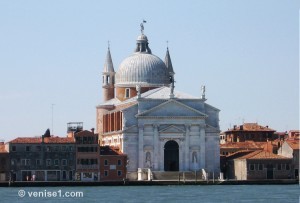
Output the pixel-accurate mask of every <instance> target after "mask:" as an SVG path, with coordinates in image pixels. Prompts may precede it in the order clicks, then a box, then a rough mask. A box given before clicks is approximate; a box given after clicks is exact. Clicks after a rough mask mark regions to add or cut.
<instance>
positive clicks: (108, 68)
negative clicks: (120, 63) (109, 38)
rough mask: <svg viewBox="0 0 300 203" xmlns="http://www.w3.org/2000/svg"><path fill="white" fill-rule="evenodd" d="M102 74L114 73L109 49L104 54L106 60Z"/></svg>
mask: <svg viewBox="0 0 300 203" xmlns="http://www.w3.org/2000/svg"><path fill="white" fill-rule="evenodd" d="M103 72H104V73H109V72H115V69H114V65H113V62H112V58H111V54H110V48H109V47H108V50H107V54H106V60H105V63H104V67H103Z"/></svg>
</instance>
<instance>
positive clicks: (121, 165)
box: [100, 146, 127, 181]
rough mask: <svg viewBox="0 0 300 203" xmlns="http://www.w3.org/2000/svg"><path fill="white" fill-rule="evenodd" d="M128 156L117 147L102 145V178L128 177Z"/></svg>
mask: <svg viewBox="0 0 300 203" xmlns="http://www.w3.org/2000/svg"><path fill="white" fill-rule="evenodd" d="M126 165H127V156H126V155H125V154H122V153H121V152H120V151H119V150H118V149H117V148H113V147H110V146H101V147H100V180H101V181H119V180H123V179H125V178H126V172H127V171H126Z"/></svg>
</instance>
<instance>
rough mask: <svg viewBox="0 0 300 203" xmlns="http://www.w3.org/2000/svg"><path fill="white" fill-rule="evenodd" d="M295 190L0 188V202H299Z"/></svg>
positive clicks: (228, 187) (274, 187) (246, 187)
mask: <svg viewBox="0 0 300 203" xmlns="http://www.w3.org/2000/svg"><path fill="white" fill-rule="evenodd" d="M299 189H300V187H299V185H207V186H206V185H197V186H188V185H179V186H93V187H25V188H16V187H10V188H9V187H2V188H0V202H3V203H6V202H7V203H12V202H25V203H26V202H28V203H29V202H30V203H31V202H73V203H75V202H84V203H89V202H105V203H109V202H141V203H143V202H155V203H160V202H164V203H168V202H185V203H191V202H218V203H220V202H264V203H265V202H268V203H276V202H293V203H294V202H295V203H299V194H300V192H299ZM76 192H79V193H81V194H83V197H66V196H75V195H76ZM79 193H77V195H81V194H79ZM20 196H24V197H20ZM30 196H31V197H30ZM34 196H35V197H34Z"/></svg>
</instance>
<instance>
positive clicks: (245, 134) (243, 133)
mask: <svg viewBox="0 0 300 203" xmlns="http://www.w3.org/2000/svg"><path fill="white" fill-rule="evenodd" d="M274 132H276V131H275V130H273V129H271V128H269V126H261V125H258V124H257V123H244V124H243V125H239V126H236V125H234V126H233V128H232V129H228V130H227V131H224V132H222V133H221V134H222V135H224V139H225V142H226V143H227V142H245V141H249V140H251V141H255V142H266V141H267V140H268V141H273V140H275V139H277V137H276V136H274Z"/></svg>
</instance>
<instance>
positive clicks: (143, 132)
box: [96, 25, 220, 179]
mask: <svg viewBox="0 0 300 203" xmlns="http://www.w3.org/2000/svg"><path fill="white" fill-rule="evenodd" d="M141 28H142V29H141V35H140V36H138V38H137V42H136V49H135V51H134V53H133V54H132V55H131V56H129V57H127V58H125V59H124V60H123V62H122V63H121V64H120V66H119V69H118V70H117V72H115V70H114V66H113V62H112V57H111V53H110V49H109V48H108V52H107V57H106V60H105V64H104V68H103V72H102V91H103V102H102V103H101V104H99V105H98V106H97V107H96V109H97V131H98V133H99V142H100V143H101V145H110V146H115V147H118V148H119V149H120V151H121V152H123V153H124V154H127V156H128V163H127V172H128V173H129V177H131V178H133V179H136V178H137V171H138V169H139V168H141V169H144V168H147V169H148V168H149V169H151V171H160V172H163V171H199V170H202V169H204V170H205V171H206V172H210V173H212V172H214V173H215V174H217V173H219V172H220V159H219V153H220V152H219V151H220V148H219V133H220V129H219V110H218V109H217V108H215V107H213V106H211V105H209V104H207V103H206V99H205V87H202V96H201V97H194V96H191V95H188V94H186V93H183V92H179V91H175V90H174V76H175V72H174V70H173V66H172V62H171V57H170V54H169V50H168V48H167V52H166V56H165V60H164V61H162V60H161V59H160V58H159V57H157V56H155V55H153V54H152V51H151V49H150V48H149V43H148V38H147V36H146V35H145V34H144V33H143V31H144V30H143V25H141Z"/></svg>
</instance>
